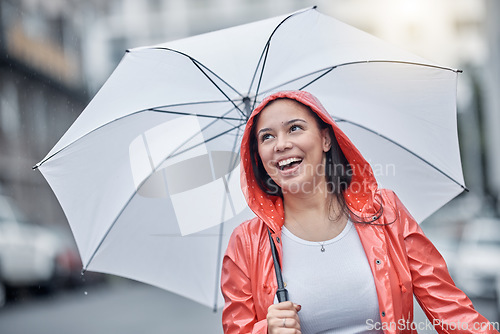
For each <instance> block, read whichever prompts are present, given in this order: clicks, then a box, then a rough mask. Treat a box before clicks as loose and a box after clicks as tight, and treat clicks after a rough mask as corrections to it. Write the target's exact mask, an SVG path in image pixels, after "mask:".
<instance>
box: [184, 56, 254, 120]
mask: <svg viewBox="0 0 500 334" xmlns="http://www.w3.org/2000/svg"><path fill="white" fill-rule="evenodd" d="M190 59H191V61H192V62H193V64H194V65H195V66H196V67H197V68H198V69H199V70H200V72H201V73H203V75H204V76H205V77H207V79H208V80H210V82H211V83H212V84H213V85H214V86H215V87H216V88H217V89H218V90H219V92H221V93H222V95H224V97H225V98H226V99H227V100H228V101H229V102H231V103H232V104H233V106H234V107H235V108H236V109H237V110H238V111H239V112H240V114H241V115H242V116H245V113H244V112H243V111H242V110H241V109H240V107H238V106H237V105H236V103H234V101H233V100H232V99H231V98H230V97H229V96H227V94H226V93H225V92H224V91H223V90H222V89H221V88H220V87H219V85H217V84H216V83H215V81H214V80H213V79H212V78H210V76H209V75H207V73H205V71H203V70H202V69H201V66H202V64H201V63H199V62H198V61H197V60H196V59H194V58H190ZM203 67H204V68H205V69H207V70H208V71H210V70H209V69H208V68H206V67H205V66H203ZM210 73H212V74H213V75H215V76H217V75H216V74H215V73H213V72H212V71H210ZM217 78H219V77H218V76H217ZM219 80H222V79H220V78H219ZM223 82H224V83H226V82H225V81H223ZM226 85H228V84H227V83H226ZM228 86H229V85H228ZM229 87H231V86H229ZM236 93H237V94H238V95H240V96H241V94H240V93H238V92H236Z"/></svg>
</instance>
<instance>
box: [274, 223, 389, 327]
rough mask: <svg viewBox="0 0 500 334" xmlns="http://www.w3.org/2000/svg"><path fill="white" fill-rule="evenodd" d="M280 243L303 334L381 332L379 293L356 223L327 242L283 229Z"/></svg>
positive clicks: (285, 273)
mask: <svg viewBox="0 0 500 334" xmlns="http://www.w3.org/2000/svg"><path fill="white" fill-rule="evenodd" d="M281 239H282V243H283V280H284V282H285V283H286V288H287V290H288V293H289V296H290V300H291V301H293V302H294V303H297V304H300V305H301V306H302V309H301V311H300V312H299V318H300V322H301V330H302V333H303V334H312V333H315V334H316V333H324V334H326V333H337V334H344V333H345V334H353V333H363V334H367V333H382V331H377V330H375V329H374V327H375V326H373V324H376V323H378V324H380V316H379V307H378V300H377V292H376V290H375V283H374V281H373V275H372V272H371V270H370V266H369V264H368V260H367V258H366V254H365V252H364V250H363V246H362V244H361V241H360V240H359V236H358V233H357V232H356V229H355V228H354V226H353V223H352V222H351V221H348V222H347V224H346V226H345V228H344V230H343V231H342V232H341V233H340V234H339V235H338V236H336V237H335V238H334V239H331V240H327V241H324V242H314V241H306V240H303V239H300V238H298V237H296V236H295V235H293V234H292V233H291V232H290V231H289V230H288V229H287V228H286V227H284V226H283V232H282V238H281ZM322 248H323V249H324V251H322ZM275 302H277V301H276V298H275Z"/></svg>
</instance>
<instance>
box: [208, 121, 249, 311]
mask: <svg viewBox="0 0 500 334" xmlns="http://www.w3.org/2000/svg"><path fill="white" fill-rule="evenodd" d="M242 125H243V124H242ZM240 130H241V127H239V128H238V129H237V132H236V138H238V135H239V132H240ZM236 146H237V140H235V141H234V144H233V148H232V150H231V151H232V152H234V150H235V149H236ZM240 149H241V148H240ZM240 149H238V154H235V155H234V159H233V161H232V162H230V164H229V166H228V167H229V168H228V170H229V171H230V172H229V175H228V177H227V180H228V181H229V179H230V178H231V175H233V170H234V168H235V167H236V163H237V162H238V160H239V159H237V157H238V156H239V154H240ZM224 185H225V189H226V201H228V200H230V199H229V196H228V195H229V189H228V187H227V182H226V181H225V182H224ZM226 201H224V205H225V203H226ZM231 209H232V210H233V215H236V212H235V210H234V205H231ZM223 212H224V209H223ZM223 233H224V222H222V223H221V224H220V227H219V235H218V236H219V244H218V247H217V258H216V259H217V263H216V270H215V272H216V277H215V290H214V293H215V297H214V307H213V311H214V312H216V311H217V300H218V295H219V280H220V270H221V263H220V261H219V259H220V257H221V254H222V236H223Z"/></svg>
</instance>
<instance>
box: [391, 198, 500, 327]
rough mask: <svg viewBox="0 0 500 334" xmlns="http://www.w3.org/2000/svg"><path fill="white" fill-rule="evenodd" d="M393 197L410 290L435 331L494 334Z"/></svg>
mask: <svg viewBox="0 0 500 334" xmlns="http://www.w3.org/2000/svg"><path fill="white" fill-rule="evenodd" d="M395 201H396V206H397V209H398V213H399V216H400V218H401V223H402V224H403V229H404V230H403V234H404V240H405V246H406V250H407V254H408V262H409V267H410V271H411V276H412V284H413V293H414V295H415V297H416V299H417V301H418V303H419V304H420V307H421V308H422V310H423V311H424V312H425V314H426V316H427V318H428V319H429V321H430V322H431V323H432V324H433V325H434V328H435V329H436V331H437V332H438V333H440V334H442V333H447V334H448V333H450V334H451V333H453V334H457V333H478V334H479V333H482V334H485V333H486V334H487V333H497V334H498V332H497V331H496V330H495V329H494V328H493V326H492V325H491V324H490V323H489V322H488V320H487V319H486V318H485V317H483V316H482V315H481V314H479V313H478V312H477V311H476V310H475V309H474V307H473V305H472V302H471V301H470V299H469V298H468V297H467V296H466V295H465V293H463V292H462V290H460V289H459V288H457V287H456V286H455V283H454V282H453V280H452V278H451V276H450V274H449V272H448V269H447V266H446V263H445V261H444V259H443V257H442V256H441V254H440V253H439V252H438V250H437V249H436V247H435V246H434V245H433V244H432V243H431V241H430V240H429V239H428V238H427V237H426V236H425V235H424V233H423V231H422V229H421V228H420V226H419V225H418V223H417V222H416V221H415V220H414V219H413V217H412V216H411V215H410V213H409V212H408V211H407V209H406V208H405V207H404V205H403V204H402V203H401V202H400V200H399V199H398V198H397V196H395Z"/></svg>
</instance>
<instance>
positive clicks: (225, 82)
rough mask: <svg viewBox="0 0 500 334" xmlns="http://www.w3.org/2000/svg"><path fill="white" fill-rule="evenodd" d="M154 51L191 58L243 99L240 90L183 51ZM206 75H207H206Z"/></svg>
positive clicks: (158, 48)
mask: <svg viewBox="0 0 500 334" xmlns="http://www.w3.org/2000/svg"><path fill="white" fill-rule="evenodd" d="M151 49H153V50H155V49H156V50H165V51H172V52H175V53H178V54H180V55H181V56H184V57H187V58H189V59H190V60H191V61H192V62H193V63H197V64H199V65H200V66H202V67H203V68H205V69H206V70H207V71H209V72H210V73H211V74H213V75H214V76H215V77H217V79H219V80H220V81H222V82H223V83H224V84H225V85H227V86H228V87H229V88H230V89H231V90H232V91H233V92H235V93H236V94H238V95H239V96H241V97H242V98H243V95H242V94H241V93H240V92H238V90H237V89H236V88H234V87H233V86H231V85H230V84H229V83H228V82H227V81H225V80H224V79H222V78H221V77H220V76H219V75H217V74H216V73H215V72H214V71H212V70H211V69H209V68H208V67H207V66H205V65H203V64H202V63H201V62H200V61H199V60H196V59H195V58H193V57H191V56H190V55H188V54H186V53H184V52H182V51H178V50H174V49H170V48H165V47H154V48H151ZM205 75H206V74H205Z"/></svg>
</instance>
